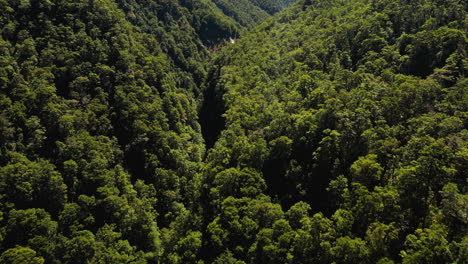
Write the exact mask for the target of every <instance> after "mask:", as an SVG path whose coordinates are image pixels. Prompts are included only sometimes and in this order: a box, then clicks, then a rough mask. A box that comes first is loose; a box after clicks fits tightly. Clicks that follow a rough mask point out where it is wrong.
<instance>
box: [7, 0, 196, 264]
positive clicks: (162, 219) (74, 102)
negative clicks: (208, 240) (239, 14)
mask: <svg viewBox="0 0 468 264" xmlns="http://www.w3.org/2000/svg"><path fill="white" fill-rule="evenodd" d="M0 13H1V14H2V15H1V18H0V19H1V20H0V25H1V29H2V31H1V39H0V42H1V45H0V47H1V70H0V72H1V78H0V89H1V93H0V112H1V115H0V131H1V137H0V151H1V160H0V163H1V165H0V166H1V167H0V207H1V214H0V223H1V224H0V227H1V228H0V241H1V246H0V251H2V252H3V255H2V260H1V261H2V263H15V262H16V261H17V260H16V261H14V260H12V258H14V257H15V256H21V255H25V256H26V255H28V256H34V254H37V256H38V259H39V260H41V259H42V260H45V262H46V263H87V262H88V263H130V262H132V263H137V262H138V263H141V262H146V261H147V260H148V261H151V262H155V261H156V260H158V259H160V256H161V255H162V254H163V253H164V255H165V258H170V254H171V251H177V250H178V251H180V252H186V250H184V249H182V248H180V249H178V248H174V247H172V246H167V245H166V244H167V243H176V242H177V241H178V239H179V238H181V237H180V236H179V237H174V236H172V235H166V234H167V233H169V232H178V230H179V228H177V227H172V228H171V229H170V231H167V230H166V231H164V230H161V229H163V228H165V227H169V225H170V223H171V222H172V221H173V220H174V219H176V218H177V217H179V218H180V217H186V216H187V214H188V212H189V210H197V207H198V202H196V201H198V200H196V190H197V189H198V184H199V181H198V180H197V175H198V174H197V173H198V171H199V168H200V164H201V161H202V157H203V154H204V144H203V139H202V137H201V133H200V126H199V124H198V122H197V110H196V108H197V103H196V100H195V96H194V92H195V91H194V90H196V89H199V86H198V85H197V82H201V80H200V81H197V80H196V78H193V79H192V78H191V77H190V76H186V77H182V76H181V75H180V70H178V69H177V68H174V67H173V64H172V62H171V56H168V55H167V54H166V53H165V52H164V45H171V44H167V42H165V43H164V42H160V41H158V40H157V38H158V37H160V36H157V34H154V35H153V34H150V33H142V30H140V29H139V28H137V27H134V26H132V25H131V24H130V23H129V22H127V21H126V19H125V14H124V12H122V10H121V9H119V8H118V5H117V3H116V2H114V1H110V0H105V1H82V0H80V1H42V0H37V1H20V2H18V1H2V2H0ZM155 30H156V31H157V30H158V29H155ZM143 31H145V30H143ZM179 36H180V35H179ZM187 36H189V35H187ZM185 47H186V48H187V49H192V48H193V49H194V50H195V52H197V51H199V52H200V53H203V52H205V51H203V47H202V48H199V47H201V44H198V43H196V42H194V43H193V45H192V46H190V43H188V42H187V43H186V46H185ZM171 48H172V49H173V50H177V47H171ZM191 56H192V57H191ZM188 57H191V58H192V60H193V61H195V62H197V60H198V62H201V61H202V60H201V59H199V58H197V57H196V56H195V55H193V54H192V55H190V56H188ZM172 58H173V57H172ZM188 65H189V66H190V63H188ZM185 70H187V68H185ZM188 70H190V69H188ZM188 70H187V71H188ZM192 73H193V74H194V75H195V76H196V75H197V74H198V72H197V71H195V70H193V71H192ZM200 75H202V76H203V73H200ZM200 78H201V77H200ZM191 221H196V218H191ZM182 229H183V230H182V231H180V232H185V229H184V228H182ZM192 229H193V230H197V229H196V228H192ZM192 233H193V234H192ZM192 233H188V235H193V236H195V237H197V236H199V234H200V232H199V231H193V232H192ZM184 236H185V233H183V234H182V237H184ZM17 245H18V246H20V247H15V246H17ZM164 248H168V250H166V251H165V250H164ZM33 250H34V251H35V252H36V253H34V251H33ZM177 257H178V256H177ZM171 258H176V257H175V256H174V257H171ZM178 258H180V259H181V260H180V261H187V260H185V259H184V258H183V257H178ZM39 260H38V262H40V261H39ZM159 261H160V262H162V263H167V262H168V260H165V261H162V260H159ZM174 261H175V260H174Z"/></svg>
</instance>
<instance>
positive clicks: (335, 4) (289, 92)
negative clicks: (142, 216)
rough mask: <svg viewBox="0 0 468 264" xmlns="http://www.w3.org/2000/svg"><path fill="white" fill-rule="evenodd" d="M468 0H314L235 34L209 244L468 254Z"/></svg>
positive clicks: (396, 255) (403, 257)
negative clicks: (244, 31)
mask: <svg viewBox="0 0 468 264" xmlns="http://www.w3.org/2000/svg"><path fill="white" fill-rule="evenodd" d="M467 8H468V5H467V2H466V1H456V0H455V1H432V0H425V1H404V0H373V1H365V0H346V1H318V0H316V1H314V0H305V1H304V0H303V1H299V2H298V3H297V4H295V5H294V6H293V7H292V8H290V9H287V10H286V11H284V12H282V13H281V14H280V15H279V17H277V18H276V19H274V20H269V21H268V22H266V23H265V24H263V25H261V26H260V27H257V28H256V29H254V31H253V32H252V33H250V34H248V35H246V36H244V37H243V38H241V39H240V40H239V41H238V42H236V44H235V45H231V46H230V47H227V48H226V49H223V50H222V52H221V53H220V54H218V56H217V57H216V58H215V62H214V65H213V67H212V69H211V71H210V76H211V81H210V84H211V85H210V86H209V87H210V89H211V94H212V98H214V99H216V100H218V101H217V104H218V108H217V109H218V110H217V111H218V113H221V114H223V117H224V118H217V119H213V120H215V121H216V122H217V124H216V125H217V126H218V127H221V128H222V127H224V129H221V131H211V134H210V135H211V136H212V137H214V138H216V137H219V139H218V140H217V142H216V144H215V145H214V148H213V149H211V150H210V151H209V152H208V157H207V159H206V162H207V166H208V168H207V169H206V173H205V174H204V177H205V178H204V182H205V185H206V186H208V187H207V188H206V189H205V190H204V191H205V195H206V196H205V197H206V200H208V201H210V205H209V206H208V208H209V210H207V211H206V213H205V220H206V224H207V232H208V234H207V235H206V239H207V241H206V243H207V248H209V249H210V250H211V251H213V249H216V250H217V254H221V256H220V259H225V258H228V256H229V258H230V257H232V258H236V259H238V260H239V261H241V260H242V261H245V262H246V263H377V262H378V263H393V262H396V263H400V262H403V263H465V262H466V259H468V258H467V255H466V252H467V251H466V250H467V245H468V244H467V242H468V236H467V234H468V233H467V231H468V230H467V223H468V222H467V221H468V219H467V218H466V213H467V208H468V207H467V201H468V200H467V199H468V196H467V194H466V192H467V187H468V186H467V173H468V160H467V154H468V152H467V140H468V130H467V126H468V119H467V117H468V108H467V107H468V105H467V102H468V88H467V87H468V86H467V85H468V79H467V78H466V73H467V70H468V56H467V52H468V45H467V33H468V17H467ZM223 252H224V253H223ZM218 263H222V261H220V262H218Z"/></svg>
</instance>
